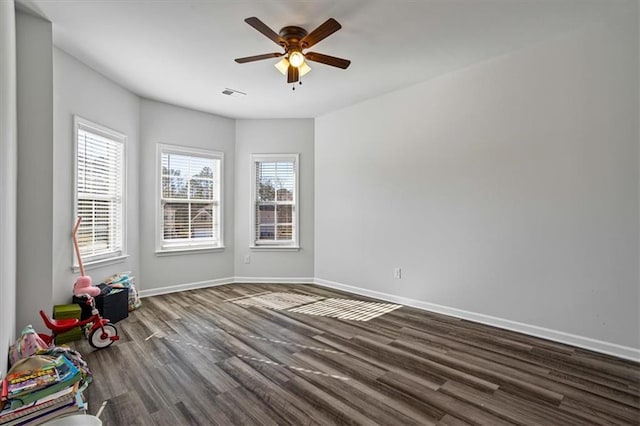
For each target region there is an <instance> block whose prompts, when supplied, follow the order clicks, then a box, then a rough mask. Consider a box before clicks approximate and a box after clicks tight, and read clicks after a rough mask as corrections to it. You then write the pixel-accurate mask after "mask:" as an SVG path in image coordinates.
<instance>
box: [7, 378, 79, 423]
mask: <svg viewBox="0 0 640 426" xmlns="http://www.w3.org/2000/svg"><path fill="white" fill-rule="evenodd" d="M77 394H78V385H77V384H75V385H73V386H71V387H69V388H66V389H63V390H62V391H60V392H56V393H54V394H52V395H49V396H48V397H45V398H42V399H39V400H38V401H35V402H33V403H31V404H29V405H27V406H22V407H20V408H15V409H13V410H2V411H1V412H0V425H8V424H11V423H12V422H13V421H14V420H16V421H17V419H20V421H24V420H26V419H28V418H30V417H32V416H33V415H34V414H33V413H38V412H40V413H43V412H49V411H51V410H53V409H54V408H57V407H61V406H66V405H68V404H69V402H70V401H71V400H72V399H75V398H76V397H77Z"/></svg>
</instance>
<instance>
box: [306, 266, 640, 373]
mask: <svg viewBox="0 0 640 426" xmlns="http://www.w3.org/2000/svg"><path fill="white" fill-rule="evenodd" d="M314 283H315V284H317V285H320V286H323V287H329V288H334V289H337V290H342V291H347V292H350V293H355V294H359V295H362V296H367V297H373V298H376V299H381V300H385V301H388V302H393V303H398V304H401V305H406V306H411V307H413V308H418V309H423V310H425V311H430V312H436V313H439V314H444V315H449V316H452V317H456V318H462V319H465V320H469V321H473V322H477V323H481V324H487V325H492V326H494V327H499V328H504V329H507V330H511V331H517V332H519V333H524V334H528V335H530V336H535V337H541V338H543V339H548V340H553V341H555V342H559V343H566V344H568V345H572V346H577V347H580V348H584V349H589V350H591V351H594V352H600V353H604V354H607V355H613V356H616V357H619V358H624V359H628V360H631V361H636V362H640V349H636V348H632V347H629V346H622V345H618V344H616V343H610V342H605V341H602V340H596V339H591V338H589V337H584V336H578V335H575V334H570V333H565V332H563V331H558V330H552V329H549V328H544V327H538V326H535V325H530V324H524V323H521V322H517V321H511V320H508V319H503V318H497V317H492V316H489V315H484V314H479V313H476V312H469V311H464V310H462V309H456V308H450V307H448V306H442V305H436V304H434V303H428V302H423V301H421V300H415V299H409V298H406V297H402V296H396V295H393V294H388V293H382V292H379V291H374V290H368V289H364V288H360V287H354V286H350V285H346V284H341V283H336V282H333V281H328V280H324V279H322V278H315V280H314Z"/></svg>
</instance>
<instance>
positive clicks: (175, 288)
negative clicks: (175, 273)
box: [139, 277, 234, 297]
mask: <svg viewBox="0 0 640 426" xmlns="http://www.w3.org/2000/svg"><path fill="white" fill-rule="evenodd" d="M233 282H234V281H233V277H228V278H218V279H216V280H207V281H196V282H193V283H186V284H176V285H170V286H167V287H161V288H153V289H149V290H140V291H139V295H140V297H149V296H159V295H161V294H169V293H177V292H179V291H186V290H194V289H196V288H207V287H216V286H219V285H224V284H232V283H233Z"/></svg>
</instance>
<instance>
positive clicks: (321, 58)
mask: <svg viewBox="0 0 640 426" xmlns="http://www.w3.org/2000/svg"><path fill="white" fill-rule="evenodd" d="M304 57H305V58H306V59H307V60H309V61H313V62H320V63H321V64H325V65H331V66H332V67H338V68H342V69H343V70H346V69H347V67H349V65H350V64H351V61H350V60H348V59H342V58H336V57H335V56H329V55H323V54H322V53H316V52H307V53H305V54H304Z"/></svg>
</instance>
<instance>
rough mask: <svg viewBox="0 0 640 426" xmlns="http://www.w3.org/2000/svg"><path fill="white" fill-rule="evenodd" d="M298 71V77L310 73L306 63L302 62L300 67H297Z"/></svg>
mask: <svg viewBox="0 0 640 426" xmlns="http://www.w3.org/2000/svg"><path fill="white" fill-rule="evenodd" d="M298 71H299V72H300V77H302V76H303V75H305V74H306V73H308V72H309V71H311V67H310V66H309V65H307V63H306V62H303V63H302V65H300V66H299V67H298Z"/></svg>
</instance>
